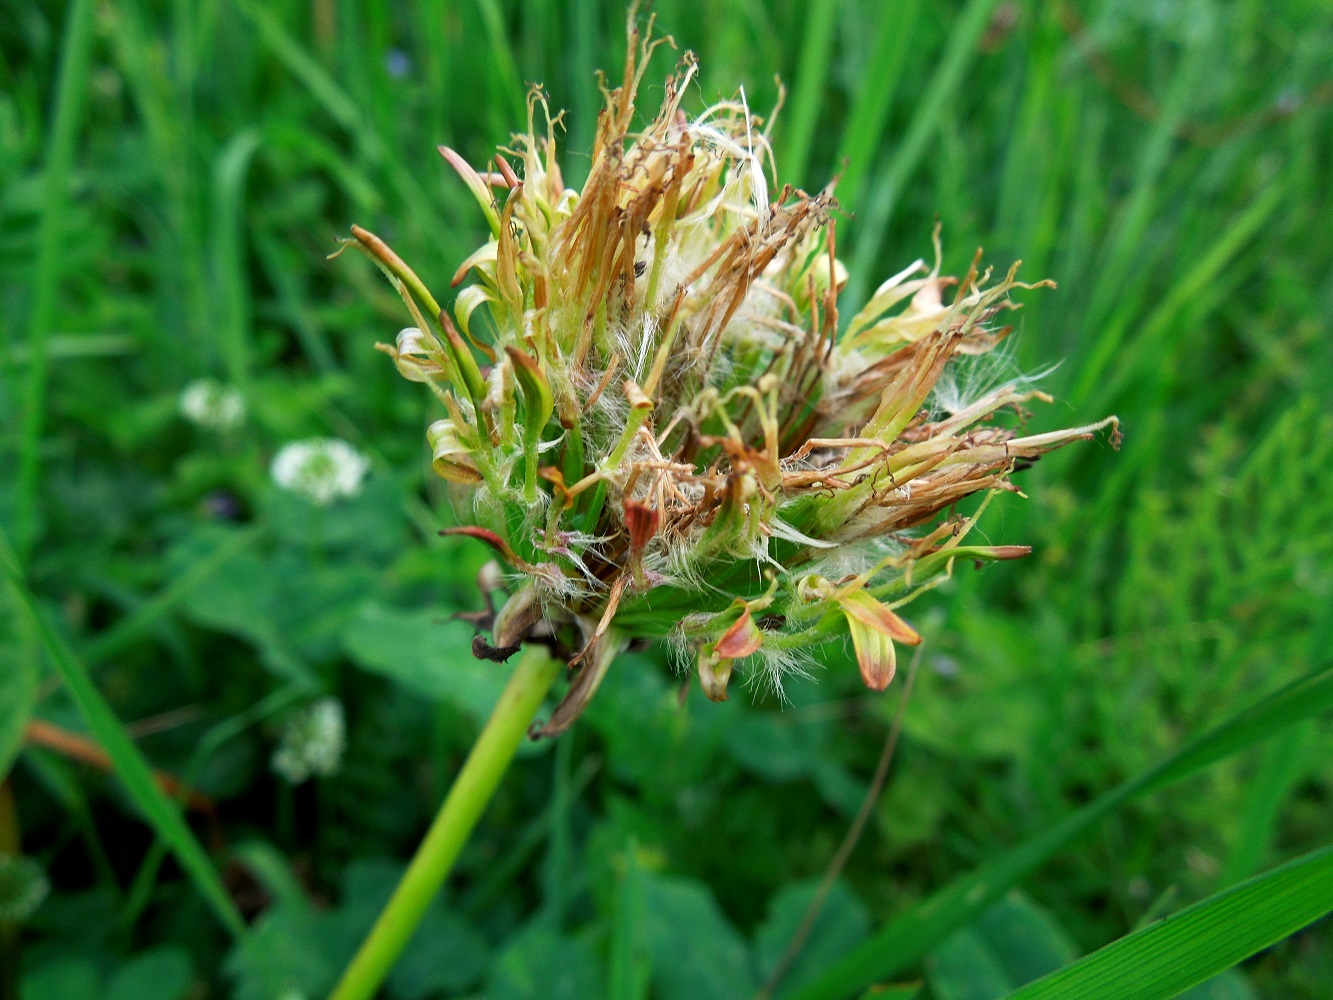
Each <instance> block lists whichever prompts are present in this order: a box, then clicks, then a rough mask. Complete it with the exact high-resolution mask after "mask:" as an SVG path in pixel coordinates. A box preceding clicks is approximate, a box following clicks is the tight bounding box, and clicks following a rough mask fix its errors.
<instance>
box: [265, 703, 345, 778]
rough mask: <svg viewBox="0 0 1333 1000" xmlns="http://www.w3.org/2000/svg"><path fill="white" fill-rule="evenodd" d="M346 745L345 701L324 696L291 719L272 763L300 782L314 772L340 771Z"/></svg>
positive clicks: (275, 768) (279, 771) (282, 772)
mask: <svg viewBox="0 0 1333 1000" xmlns="http://www.w3.org/2000/svg"><path fill="white" fill-rule="evenodd" d="M346 748H347V721H346V719H345V718H344V716H343V707H342V702H340V701H338V699H336V698H321V699H320V700H319V701H316V702H314V703H313V704H311V705H309V706H308V707H306V708H305V709H303V710H301V711H299V712H297V713H295V714H294V715H292V717H291V718H289V719H288V720H287V723H286V725H284V726H283V728H282V741H281V744H280V745H279V746H278V748H277V749H276V750H274V751H273V759H272V761H271V764H272V767H273V770H274V772H275V773H277V774H279V775H281V776H282V777H283V778H286V779H287V781H289V782H291V783H292V784H293V785H299V784H301V782H303V781H305V780H306V779H307V778H309V777H311V776H312V775H318V776H319V777H322V778H326V777H328V776H329V775H331V774H336V773H337V771H338V765H339V764H341V763H342V756H343V751H344V750H345V749H346Z"/></svg>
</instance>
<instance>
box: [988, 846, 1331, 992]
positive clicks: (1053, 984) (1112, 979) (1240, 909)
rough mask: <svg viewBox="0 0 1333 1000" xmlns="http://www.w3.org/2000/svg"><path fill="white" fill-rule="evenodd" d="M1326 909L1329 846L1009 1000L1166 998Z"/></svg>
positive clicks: (1121, 942)
mask: <svg viewBox="0 0 1333 1000" xmlns="http://www.w3.org/2000/svg"><path fill="white" fill-rule="evenodd" d="M1330 911H1333V847H1325V848H1324V849H1323V850H1319V851H1315V852H1314V853H1313V854H1307V855H1306V856H1305V857H1303V858H1298V859H1297V860H1295V861H1293V862H1291V863H1290V864H1286V865H1283V866H1282V867H1281V868H1276V869H1274V870H1273V871H1270V872H1267V873H1266V874H1264V875H1260V876H1259V877H1258V878H1254V879H1251V880H1250V881H1249V882H1246V883H1244V884H1243V885H1239V886H1237V887H1236V888H1234V889H1228V890H1227V891H1226V892H1221V893H1218V894H1217V895H1215V896H1212V897H1210V898H1208V899H1205V900H1204V901H1203V902H1201V903H1197V904H1195V905H1194V906H1191V907H1189V908H1188V909H1186V910H1182V911H1181V912H1180V913H1177V914H1176V915H1175V916H1172V917H1168V918H1167V919H1166V920H1162V921H1158V922H1157V923H1155V924H1151V925H1149V926H1148V927H1145V928H1144V929H1143V930H1141V931H1138V932H1136V933H1134V934H1130V935H1129V936H1128V937H1123V938H1121V939H1120V940H1119V941H1115V942H1113V943H1111V944H1108V945H1107V946H1106V947H1105V948H1102V949H1101V950H1100V951H1096V952H1093V953H1092V954H1091V955H1089V956H1088V957H1087V958H1084V959H1082V960H1081V961H1078V962H1075V963H1074V964H1073V965H1070V966H1066V967H1065V968H1063V969H1061V970H1059V971H1058V972H1053V973H1051V974H1050V975H1049V976H1046V977H1044V978H1042V979H1039V980H1037V981H1036V982H1035V983H1031V984H1029V985H1028V986H1026V987H1024V988H1023V989H1021V990H1019V991H1018V992H1017V993H1014V994H1012V995H1011V1000H1064V998H1074V997H1078V998H1080V1000H1089V998H1091V1000H1111V998H1121V997H1123V998H1126V1000H1128V998H1131V997H1132V998H1134V1000H1166V998H1168V997H1173V996H1176V995H1177V994H1179V993H1181V992H1182V991H1184V990H1187V989H1189V988H1190V987H1191V986H1195V985H1197V984H1199V983H1202V982H1203V981H1205V980H1206V979H1208V978H1209V977H1211V976H1213V975H1216V974H1217V973H1219V972H1221V971H1223V970H1224V969H1229V968H1231V967H1232V966H1233V965H1235V964H1236V963H1238V962H1241V961H1244V960H1245V959H1247V958H1249V957H1250V956H1251V955H1253V954H1254V953H1255V952H1257V951H1259V950H1260V949H1263V948H1267V947H1268V946H1269V945H1271V944H1273V943H1275V942H1277V941H1280V940H1281V939H1282V938H1284V937H1286V936H1287V935H1289V934H1293V933H1295V932H1296V931H1298V930H1300V929H1301V928H1302V927H1304V926H1306V925H1307V924H1310V923H1313V922H1314V921H1316V920H1318V919H1319V918H1320V917H1323V916H1325V915H1326V914H1328V913H1329V912H1330Z"/></svg>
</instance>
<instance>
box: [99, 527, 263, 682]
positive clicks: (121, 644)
mask: <svg viewBox="0 0 1333 1000" xmlns="http://www.w3.org/2000/svg"><path fill="white" fill-rule="evenodd" d="M263 533H264V528H262V527H258V528H250V529H248V530H246V531H238V532H236V534H235V535H234V536H233V537H232V538H229V539H227V540H226V541H225V542H222V543H221V544H219V545H218V547H217V548H215V549H214V550H213V551H212V552H210V553H209V554H208V555H206V556H205V557H204V558H203V559H200V560H199V561H198V562H197V563H195V564H194V565H193V566H191V567H190V568H189V569H187V570H186V571H185V572H184V573H182V574H181V575H180V576H178V577H177V578H176V579H174V580H172V581H171V583H169V584H167V586H166V587H164V588H163V589H162V591H161V592H160V593H158V594H157V595H156V596H154V597H152V598H150V599H149V600H147V601H145V602H144V603H143V604H142V605H140V606H139V607H138V608H136V609H135V610H134V612H133V613H132V614H129V615H127V616H126V617H124V618H122V619H121V620H120V621H118V622H117V623H116V624H115V626H114V627H112V628H109V629H107V630H106V631H105V632H103V633H102V634H101V635H99V636H98V637H97V638H96V639H94V640H93V641H92V642H90V643H89V644H88V646H87V647H86V648H85V649H84V651H83V658H84V660H85V661H86V662H87V663H91V664H97V663H104V662H105V661H106V660H108V659H110V658H111V657H112V656H115V655H116V654H117V653H119V652H121V651H122V650H124V649H125V648H126V647H127V646H130V645H132V644H133V643H134V642H136V641H137V640H138V639H139V637H140V636H142V635H143V634H144V633H145V632H147V631H148V630H149V629H150V628H152V627H153V625H155V624H156V623H157V622H158V621H159V620H160V619H161V618H162V616H163V615H165V614H167V612H169V611H170V610H171V609H172V608H174V607H175V606H176V605H177V604H178V603H180V601H181V600H182V599H183V598H184V597H185V596H186V595H188V594H189V593H190V591H191V590H193V589H194V588H195V587H197V586H198V585H199V584H200V583H202V582H203V581H204V580H207V579H208V578H209V577H210V576H212V575H213V573H215V572H217V570H218V568H219V567H220V566H222V565H223V564H225V563H226V562H227V561H228V560H230V559H231V558H232V557H234V556H238V555H240V554H241V553H242V552H244V551H245V550H246V549H248V548H249V547H250V546H251V545H253V544H254V543H255V542H256V541H257V540H258V539H259V537H260V536H261V535H262V534H263Z"/></svg>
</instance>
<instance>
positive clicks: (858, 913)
mask: <svg viewBox="0 0 1333 1000" xmlns="http://www.w3.org/2000/svg"><path fill="white" fill-rule="evenodd" d="M821 881H822V880H821V879H809V880H807V881H804V882H793V883H791V884H789V885H785V886H783V887H782V888H781V889H779V890H778V891H777V893H776V894H775V895H774V897H773V899H772V901H771V902H770V903H769V905H768V916H767V917H766V918H765V920H764V922H763V923H762V924H761V925H760V926H759V929H758V930H757V931H756V932H755V939H754V951H755V962H756V964H757V965H758V971H759V975H760V976H761V977H763V978H764V979H765V980H767V979H768V977H769V976H771V975H772V974H773V970H774V969H776V968H777V965H778V962H780V961H781V960H782V957H783V955H784V953H785V952H786V950H787V946H788V945H789V944H790V943H791V940H792V938H793V936H794V935H795V934H796V932H797V930H798V929H799V928H800V926H801V923H802V922H803V921H804V919H805V911H806V908H807V907H808V906H809V905H810V901H811V899H812V898H813V897H814V895H815V893H816V892H817V891H818V889H819V883H820V882H821ZM870 926H871V925H870V913H869V912H868V911H867V910H866V908H865V904H864V903H862V902H861V901H860V900H859V899H857V898H856V894H855V893H854V892H852V890H851V888H850V887H849V886H848V885H847V883H846V882H843V881H842V880H838V881H836V882H834V883H833V886H832V888H831V889H830V890H829V894H828V898H827V899H825V900H824V905H823V906H822V907H821V908H820V911H819V916H818V917H817V918H816V919H815V921H814V923H813V924H812V925H811V927H810V932H809V934H808V935H807V937H806V939H805V944H804V945H803V946H802V948H801V951H800V953H799V955H797V957H796V959H795V960H794V961H793V962H792V964H791V967H790V968H789V969H788V970H787V971H786V973H785V974H784V975H783V977H782V983H781V987H780V988H779V990H778V993H777V995H778V996H783V995H784V993H785V992H788V991H790V990H792V989H793V988H795V987H796V986H799V985H800V984H801V983H803V982H806V981H808V980H809V979H811V978H813V976H814V975H815V974H816V973H818V971H819V970H820V969H822V968H824V967H825V966H826V965H827V964H828V963H829V962H830V961H832V960H834V959H836V958H837V957H838V956H839V955H844V954H846V953H847V951H848V950H849V949H851V948H855V947H856V946H857V945H858V944H860V943H861V942H862V941H864V940H865V939H866V937H867V936H868V935H869V934H870Z"/></svg>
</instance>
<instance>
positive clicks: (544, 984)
mask: <svg viewBox="0 0 1333 1000" xmlns="http://www.w3.org/2000/svg"><path fill="white" fill-rule="evenodd" d="M605 995H606V991H605V988H604V987H603V985H602V970H601V963H600V962H599V960H598V957H597V951H596V949H594V948H593V946H592V943H591V942H590V941H588V940H587V939H586V938H569V937H564V936H562V935H559V934H556V933H555V932H554V931H552V930H548V929H546V928H540V927H539V928H532V929H529V930H527V931H525V932H522V933H520V934H519V935H518V936H517V937H515V938H514V939H512V941H511V943H510V945H509V947H508V948H507V949H506V950H505V952H504V953H503V954H502V955H501V956H500V957H499V958H498V959H497V960H496V962H495V968H494V969H493V970H492V972H491V980H490V986H489V988H488V989H487V991H486V996H487V998H488V1000H584V998H585V997H600V996H605Z"/></svg>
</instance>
